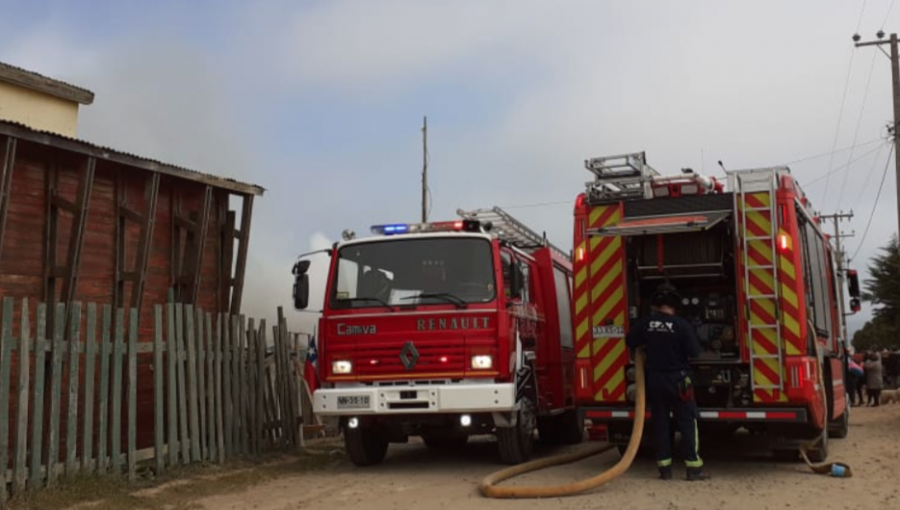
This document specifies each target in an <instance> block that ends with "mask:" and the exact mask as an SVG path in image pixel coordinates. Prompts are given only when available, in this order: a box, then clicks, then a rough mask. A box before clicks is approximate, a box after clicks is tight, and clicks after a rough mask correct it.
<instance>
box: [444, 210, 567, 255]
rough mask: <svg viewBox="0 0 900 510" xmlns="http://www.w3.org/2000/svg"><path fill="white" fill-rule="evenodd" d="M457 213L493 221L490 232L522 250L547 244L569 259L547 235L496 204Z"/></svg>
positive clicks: (469, 217) (484, 220)
mask: <svg viewBox="0 0 900 510" xmlns="http://www.w3.org/2000/svg"><path fill="white" fill-rule="evenodd" d="M456 214H458V215H459V216H460V217H461V218H465V219H472V220H478V221H480V222H482V223H485V222H491V229H490V231H489V232H488V233H489V234H494V235H496V236H497V237H498V238H500V239H502V240H504V241H506V242H508V243H510V244H511V245H513V246H515V247H516V248H519V249H521V250H525V251H532V250H537V249H540V248H543V247H545V246H547V247H549V248H550V249H552V250H553V251H555V252H556V253H557V255H559V256H560V257H562V258H564V259H567V260H568V259H569V258H570V257H569V255H568V254H567V253H566V252H564V251H563V250H561V249H559V248H558V247H556V246H554V245H553V244H552V243H550V242H549V241H548V240H547V236H546V235H540V234H538V233H537V232H535V231H534V230H532V229H530V228H528V227H527V226H525V224H524V223H522V222H521V221H519V220H517V219H515V218H513V217H512V216H511V215H510V214H509V213H508V212H506V211H504V210H503V209H501V208H499V207H496V206H494V207H492V208H490V209H475V210H472V211H463V210H462V209H457V210H456Z"/></svg>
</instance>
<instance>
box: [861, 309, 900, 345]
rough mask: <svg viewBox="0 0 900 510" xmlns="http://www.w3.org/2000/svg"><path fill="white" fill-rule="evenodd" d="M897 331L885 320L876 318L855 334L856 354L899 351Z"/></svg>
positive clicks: (899, 340)
mask: <svg viewBox="0 0 900 510" xmlns="http://www.w3.org/2000/svg"><path fill="white" fill-rule="evenodd" d="M895 331H896V330H895V329H894V328H892V327H891V326H890V325H889V324H887V323H886V321H885V319H884V318H880V317H875V318H874V319H872V320H870V321H869V322H866V323H865V324H864V325H863V327H862V328H860V329H859V330H857V331H856V333H854V334H853V348H854V349H855V350H856V352H863V351H880V350H882V349H889V350H894V349H897V348H898V347H900V338H897V335H896V334H895Z"/></svg>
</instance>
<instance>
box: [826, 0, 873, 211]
mask: <svg viewBox="0 0 900 510" xmlns="http://www.w3.org/2000/svg"><path fill="white" fill-rule="evenodd" d="M865 12H866V1H863V4H862V8H861V9H860V11H859V19H858V20H857V22H856V33H859V28H860V27H861V26H862V18H863V13H865ZM855 55H856V52H855V51H853V50H851V51H850V63H849V64H848V65H847V77H846V78H845V79H844V94H843V95H842V96H841V107H840V109H839V110H838V121H837V127H835V128H834V141H833V142H832V144H831V151H832V152H831V158H829V159H828V170H827V173H826V174H825V175H826V177H828V178H827V179H826V181H825V192H824V194H823V200H824V199H826V198H828V187H829V184H830V182H831V177H830V176H831V169H832V166H833V165H834V149H835V147H837V141H838V136H839V135H840V134H841V121H842V120H843V119H844V103H845V101H846V100H847V90H848V89H849V88H850V75H851V71H853V57H854V56H855Z"/></svg>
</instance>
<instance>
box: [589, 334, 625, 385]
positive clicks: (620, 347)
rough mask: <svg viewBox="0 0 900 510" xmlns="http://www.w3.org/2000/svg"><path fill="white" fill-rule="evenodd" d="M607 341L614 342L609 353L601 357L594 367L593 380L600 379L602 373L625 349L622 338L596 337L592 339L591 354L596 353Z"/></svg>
mask: <svg viewBox="0 0 900 510" xmlns="http://www.w3.org/2000/svg"><path fill="white" fill-rule="evenodd" d="M607 342H614V345H613V348H612V349H611V350H610V351H609V354H607V355H606V356H604V357H603V359H601V360H600V363H598V364H597V365H596V366H595V367H594V382H596V381H598V380H600V378H601V377H603V374H605V373H606V371H607V370H609V368H610V367H611V366H612V364H613V363H615V361H616V359H618V357H619V356H621V355H622V352H623V351H624V350H625V340H624V339H622V338H598V339H596V340H594V349H593V351H592V354H597V353H598V352H600V351H601V350H603V347H604V345H605V344H606V343H607Z"/></svg>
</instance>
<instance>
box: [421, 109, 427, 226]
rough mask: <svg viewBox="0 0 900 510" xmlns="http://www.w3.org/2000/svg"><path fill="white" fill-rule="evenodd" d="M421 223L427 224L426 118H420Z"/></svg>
mask: <svg viewBox="0 0 900 510" xmlns="http://www.w3.org/2000/svg"><path fill="white" fill-rule="evenodd" d="M422 223H428V117H422Z"/></svg>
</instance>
